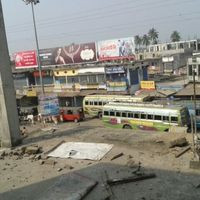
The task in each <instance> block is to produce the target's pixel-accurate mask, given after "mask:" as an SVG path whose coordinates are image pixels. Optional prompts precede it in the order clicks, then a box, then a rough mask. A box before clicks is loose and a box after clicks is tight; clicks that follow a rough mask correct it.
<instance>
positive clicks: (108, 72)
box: [13, 64, 148, 93]
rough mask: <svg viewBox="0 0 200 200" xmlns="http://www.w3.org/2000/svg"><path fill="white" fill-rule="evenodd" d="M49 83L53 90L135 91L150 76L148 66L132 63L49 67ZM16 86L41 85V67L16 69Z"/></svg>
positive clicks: (45, 74) (46, 77)
mask: <svg viewBox="0 0 200 200" xmlns="http://www.w3.org/2000/svg"><path fill="white" fill-rule="evenodd" d="M42 77H43V83H44V85H45V87H48V86H49V87H52V92H57V93H62V92H64V91H67V90H69V91H71V90H72V91H81V90H91V89H92V90H100V89H102V90H106V91H107V92H129V91H130V92H132V93H133V92H135V91H136V90H138V88H139V83H140V81H142V80H147V79H148V75H147V66H145V65H142V64H141V65H138V66H137V67H135V66H132V65H128V66H122V65H115V66H101V67H87V68H79V69H47V70H43V71H42ZM13 78H14V84H15V87H16V89H19V90H20V89H26V88H31V87H32V88H34V87H37V86H40V77H39V72H38V71H23V72H19V71H18V72H15V73H13Z"/></svg>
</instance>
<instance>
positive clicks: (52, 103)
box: [39, 94, 60, 116]
mask: <svg viewBox="0 0 200 200" xmlns="http://www.w3.org/2000/svg"><path fill="white" fill-rule="evenodd" d="M39 108H40V113H41V115H42V116H57V115H59V112H60V111H59V102H58V96H57V95H56V94H49V95H40V96H39Z"/></svg>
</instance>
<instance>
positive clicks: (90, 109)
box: [83, 95, 150, 118]
mask: <svg viewBox="0 0 200 200" xmlns="http://www.w3.org/2000/svg"><path fill="white" fill-rule="evenodd" d="M149 99H150V97H149V96H148V95H138V96H130V95H88V96H86V97H85V98H84V99H83V110H84V113H85V114H87V115H89V116H91V117H99V118H101V117H102V110H103V106H104V105H105V104H107V103H109V102H133V103H136V102H144V101H148V100H149Z"/></svg>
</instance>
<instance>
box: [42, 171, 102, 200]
mask: <svg viewBox="0 0 200 200" xmlns="http://www.w3.org/2000/svg"><path fill="white" fill-rule="evenodd" d="M97 184H98V182H97V181H94V180H92V179H90V178H88V177H85V176H83V175H80V174H78V173H71V174H68V175H63V176H62V177H60V179H59V180H58V181H57V182H56V183H55V184H53V185H52V186H51V187H49V188H48V189H47V190H45V191H44V192H43V194H42V195H41V197H40V198H38V200H55V199H56V200H63V199H65V200H81V199H83V198H84V197H85V196H86V195H87V194H88V193H89V192H90V191H92V189H93V188H94V187H95V186H96V185H97Z"/></svg>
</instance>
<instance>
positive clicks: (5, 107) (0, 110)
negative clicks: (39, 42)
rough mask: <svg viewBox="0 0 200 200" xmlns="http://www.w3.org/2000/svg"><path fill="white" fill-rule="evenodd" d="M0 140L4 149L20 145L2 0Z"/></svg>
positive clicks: (0, 27) (0, 13)
mask: <svg viewBox="0 0 200 200" xmlns="http://www.w3.org/2000/svg"><path fill="white" fill-rule="evenodd" d="M0 140H1V146H2V147H12V146H15V145H17V144H19V143H20V141H21V137H20V129H19V118H18V114H17V105H16V95H15V89H14V83H13V78H12V70H11V65H10V57H9V53H8V45H7V38H6V32H5V25H4V18H3V10H2V4H1V0H0Z"/></svg>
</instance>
